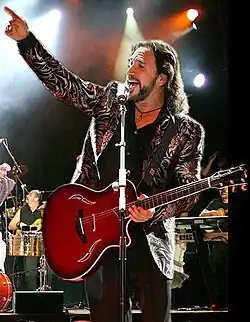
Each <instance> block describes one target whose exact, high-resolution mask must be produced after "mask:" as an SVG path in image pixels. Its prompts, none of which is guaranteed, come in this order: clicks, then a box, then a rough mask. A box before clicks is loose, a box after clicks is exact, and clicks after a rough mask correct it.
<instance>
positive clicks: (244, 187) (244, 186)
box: [240, 183, 247, 191]
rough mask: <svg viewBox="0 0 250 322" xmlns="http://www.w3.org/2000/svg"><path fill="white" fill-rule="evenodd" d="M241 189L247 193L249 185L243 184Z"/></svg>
mask: <svg viewBox="0 0 250 322" xmlns="http://www.w3.org/2000/svg"><path fill="white" fill-rule="evenodd" d="M240 188H241V190H242V191H247V184H246V183H244V184H242V185H241V187H240Z"/></svg>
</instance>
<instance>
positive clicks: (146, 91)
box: [131, 75, 158, 103]
mask: <svg viewBox="0 0 250 322" xmlns="http://www.w3.org/2000/svg"><path fill="white" fill-rule="evenodd" d="M157 76H158V75H156V76H155V78H154V79H153V80H152V82H151V83H150V84H149V85H144V86H141V84H139V88H140V89H139V93H137V94H135V95H132V96H131V100H132V101H134V102H135V103H136V102H141V101H144V100H145V99H146V98H148V97H149V95H150V94H151V93H152V92H153V90H154V87H155V82H156V79H157Z"/></svg>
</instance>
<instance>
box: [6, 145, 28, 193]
mask: <svg viewBox="0 0 250 322" xmlns="http://www.w3.org/2000/svg"><path fill="white" fill-rule="evenodd" d="M6 141H7V140H3V142H2V143H3V146H4V147H5V149H6V151H7V152H8V154H9V156H10V157H11V159H12V161H13V163H14V165H15V166H16V168H17V169H18V171H19V173H20V174H21V173H22V169H21V168H20V166H19V164H18V163H17V162H16V160H15V158H14V156H13V155H12V153H11V152H10V149H9V147H8V144H7V143H6ZM16 179H17V180H18V181H19V183H20V184H21V186H23V187H24V190H25V191H26V192H27V193H29V191H28V189H27V188H26V185H23V183H22V181H21V179H20V178H19V177H18V175H17V176H16Z"/></svg>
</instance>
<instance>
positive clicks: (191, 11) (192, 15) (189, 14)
mask: <svg viewBox="0 0 250 322" xmlns="http://www.w3.org/2000/svg"><path fill="white" fill-rule="evenodd" d="M198 15H199V13H198V11H197V10H195V9H189V10H188V11H187V17H188V19H189V20H190V21H194V20H195V19H196V18H197V17H198Z"/></svg>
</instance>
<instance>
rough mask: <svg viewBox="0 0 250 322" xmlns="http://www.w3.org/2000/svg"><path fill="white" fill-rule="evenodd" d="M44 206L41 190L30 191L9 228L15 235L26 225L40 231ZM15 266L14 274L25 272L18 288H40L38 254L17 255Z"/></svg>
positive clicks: (20, 232)
mask: <svg viewBox="0 0 250 322" xmlns="http://www.w3.org/2000/svg"><path fill="white" fill-rule="evenodd" d="M44 207H45V204H42V194H41V192H40V191H39V190H32V191H30V192H29V193H28V194H27V197H26V204H25V205H24V206H23V207H22V208H21V209H18V210H17V212H16V214H15V215H14V217H13V218H12V220H11V221H10V223H9V226H8V229H9V230H10V231H12V232H13V234H14V235H17V234H22V233H23V231H26V229H25V226H27V228H29V229H32V228H33V227H35V228H36V230H35V232H39V230H41V227H42V217H43V210H44ZM20 247H21V245H20ZM16 251H17V250H16ZM20 251H21V249H20ZM13 266H14V274H15V273H16V272H24V274H20V277H21V278H17V280H16V282H17V283H16V288H17V289H25V290H36V289H37V288H38V268H39V257H38V256H15V260H14V265H13ZM18 275H19V274H18ZM49 275H51V274H49ZM22 277H23V278H22ZM49 279H50V280H51V276H49Z"/></svg>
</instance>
